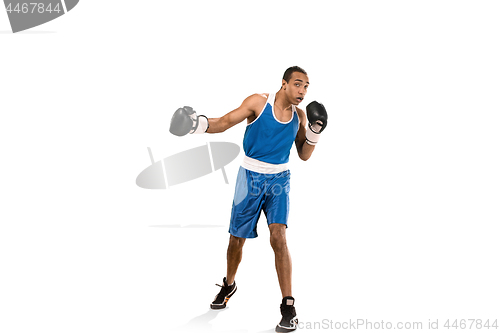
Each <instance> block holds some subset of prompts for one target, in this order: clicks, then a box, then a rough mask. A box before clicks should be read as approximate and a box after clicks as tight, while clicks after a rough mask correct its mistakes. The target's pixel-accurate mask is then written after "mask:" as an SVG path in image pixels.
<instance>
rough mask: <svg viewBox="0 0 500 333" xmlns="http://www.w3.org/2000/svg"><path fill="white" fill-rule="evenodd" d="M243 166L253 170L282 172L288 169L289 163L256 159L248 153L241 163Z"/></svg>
mask: <svg viewBox="0 0 500 333" xmlns="http://www.w3.org/2000/svg"><path fill="white" fill-rule="evenodd" d="M241 166H242V167H244V168H245V169H247V170H250V171H253V172H258V173H267V174H273V173H280V172H283V171H286V170H288V163H283V164H271V163H266V162H262V161H259V160H256V159H254V158H251V157H248V156H246V155H245V156H244V157H243V162H242V163H241Z"/></svg>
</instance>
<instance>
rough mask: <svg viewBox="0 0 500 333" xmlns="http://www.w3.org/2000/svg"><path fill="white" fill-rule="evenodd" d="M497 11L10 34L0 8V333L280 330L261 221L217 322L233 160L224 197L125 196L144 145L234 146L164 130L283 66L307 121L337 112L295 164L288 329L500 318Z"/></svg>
mask: <svg viewBox="0 0 500 333" xmlns="http://www.w3.org/2000/svg"><path fill="white" fill-rule="evenodd" d="M499 14H500V5H499V4H498V2H497V1H480V2H479V1H418V2H417V1H411V2H410V1H335V2H333V1H332V2H327V1H307V2H306V1H255V0H254V1H248V2H245V4H242V2H236V1H232V2H231V1H175V2H173V1H136V2H132V1H117V0H114V1H91V0H82V1H81V2H80V3H79V4H78V5H77V6H76V7H75V8H74V9H73V10H72V11H70V12H69V13H68V14H66V15H64V16H63V17H61V18H59V19H56V20H54V21H52V22H49V23H47V24H45V25H42V26H39V27H35V28H33V29H31V30H28V31H26V32H22V33H18V34H12V33H11V32H10V25H9V22H8V18H7V14H6V13H5V12H4V11H1V10H0V32H1V33H0V111H1V118H0V119H1V120H0V145H1V164H0V168H1V169H0V170H1V173H0V193H1V201H0V205H1V210H0V219H1V220H0V221H1V230H0V331H1V332H9V333H10V332H42V331H43V332H148V333H149V332H151V333H153V332H189V331H200V332H272V331H273V329H274V327H275V325H276V324H277V322H278V321H279V319H280V313H279V304H280V302H281V294H280V292H279V286H278V282H277V278H276V272H275V268H274V256H273V252H272V250H271V247H270V246H269V241H268V235H269V233H268V230H267V227H266V223H265V219H264V218H262V219H261V222H260V225H259V235H260V237H259V238H257V239H255V240H249V241H247V243H246V245H245V248H244V255H243V261H242V264H241V265H240V270H239V272H238V274H237V277H236V281H237V284H238V292H237V293H236V294H235V296H234V297H233V298H232V299H231V301H230V302H229V306H228V308H227V309H226V310H224V311H220V312H212V311H210V310H209V303H210V302H211V301H212V300H213V297H214V296H215V294H216V293H217V292H218V290H219V288H218V287H216V286H215V285H214V284H215V283H220V282H221V280H222V277H223V276H224V275H225V252H226V247H227V241H228V238H229V234H228V233H227V229H228V224H229V216H230V209H231V201H232V196H233V193H234V182H235V179H236V173H237V170H238V167H239V163H240V162H241V158H242V153H240V155H239V156H238V157H237V158H236V159H235V160H234V161H233V162H232V163H231V164H229V165H228V166H226V172H227V174H228V178H229V183H230V184H229V185H226V184H224V182H223V176H222V174H221V172H216V173H213V174H210V175H209V176H206V177H204V178H200V179H197V180H194V181H191V182H189V183H185V184H182V185H178V186H175V187H172V188H170V189H168V190H145V189H142V188H139V187H137V186H136V184H135V179H136V177H137V175H138V174H139V173H140V172H141V171H142V170H143V169H144V168H146V167H147V166H148V165H149V164H150V163H151V162H150V158H149V155H148V151H147V147H151V149H152V152H153V156H154V157H155V159H156V160H158V159H161V158H164V157H167V156H170V155H172V154H174V153H177V152H181V151H184V150H186V149H189V148H192V147H197V146H200V145H203V144H205V143H206V142H208V141H228V142H234V143H237V144H238V145H240V146H241V144H242V138H243V132H244V128H245V127H244V124H240V125H237V126H235V127H234V128H232V129H230V130H228V131H227V132H225V133H222V134H217V135H208V134H207V135H190V136H187V137H182V138H177V137H174V136H173V135H171V134H170V133H169V132H168V126H169V122H170V117H171V115H172V113H173V112H174V111H175V110H176V109H177V108H178V107H180V106H183V105H190V106H193V107H194V108H195V109H196V110H197V111H198V112H199V113H201V114H206V115H207V116H209V117H218V116H222V115H223V114H225V113H226V112H228V111H230V110H232V109H234V108H236V107H238V106H239V105H240V103H241V102H242V101H243V99H244V98H245V97H247V96H248V95H250V94H253V93H257V92H259V93H260V92H276V91H277V90H278V89H279V86H280V84H281V77H282V75H283V72H284V70H285V69H286V68H287V67H289V66H293V65H299V66H301V67H303V68H304V69H306V70H307V71H308V73H309V78H310V82H311V85H310V88H309V93H308V95H307V96H306V100H305V101H304V102H303V103H302V106H303V107H305V105H307V104H308V103H309V102H310V101H312V100H318V101H320V102H322V103H323V104H324V105H325V106H326V108H327V110H328V112H329V123H328V127H327V129H326V131H325V132H324V134H323V135H322V138H321V141H320V143H319V145H318V146H317V148H316V150H315V152H314V154H313V156H312V158H311V159H310V160H309V161H307V162H303V161H300V160H299V159H298V157H297V154H296V152H295V148H292V149H293V150H292V154H291V160H290V165H291V170H292V193H291V200H292V208H291V216H290V220H289V225H290V228H289V229H288V243H289V248H290V252H291V254H292V258H293V265H294V266H293V267H294V273H293V279H294V280H293V283H294V296H295V298H296V308H297V313H298V316H299V319H300V320H301V321H302V322H304V323H307V322H315V321H316V322H317V321H322V320H324V319H327V320H333V321H335V322H343V321H349V320H354V321H355V320H357V319H365V320H369V321H372V322H381V321H382V320H383V321H384V322H389V321H390V322H393V323H396V322H399V321H401V322H405V321H411V322H413V321H421V322H423V327H424V328H427V325H428V321H429V319H431V320H433V321H435V320H439V325H440V326H441V327H442V325H443V324H444V322H445V321H446V319H452V320H454V319H470V318H474V319H482V320H483V322H484V321H485V320H486V319H490V320H492V319H500V318H499V316H498V314H499V313H500V312H499V309H500V305H499V296H500V290H499V287H498V281H499V280H500V274H499V268H498V253H499V250H500V249H499V247H500V246H499V241H498V235H499V231H498V225H499V222H500V212H499V199H500V193H499V188H500V187H499V185H500V177H499V173H498V170H499V169H500V157H499V148H500V144H499V143H500V131H499V126H500V99H499V91H500V79H499V78H500V62H499V60H498V59H500V46H499V38H500V20H499V19H498V17H499ZM499 324H500V323H499ZM304 330H305V329H304ZM305 331H307V330H305ZM311 331H312V330H311ZM358 331H361V330H358ZM442 331H446V330H445V329H442Z"/></svg>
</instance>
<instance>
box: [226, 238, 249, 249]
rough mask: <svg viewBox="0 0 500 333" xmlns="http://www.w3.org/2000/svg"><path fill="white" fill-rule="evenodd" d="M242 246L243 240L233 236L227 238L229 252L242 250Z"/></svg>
mask: <svg viewBox="0 0 500 333" xmlns="http://www.w3.org/2000/svg"><path fill="white" fill-rule="evenodd" d="M243 244H245V238H240V237H235V236H233V235H231V236H230V237H229V248H230V249H231V250H235V251H238V250H241V249H242V248H243Z"/></svg>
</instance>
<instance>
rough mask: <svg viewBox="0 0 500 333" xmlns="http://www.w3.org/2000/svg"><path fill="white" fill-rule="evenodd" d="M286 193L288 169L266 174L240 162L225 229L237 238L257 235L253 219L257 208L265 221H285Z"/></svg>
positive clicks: (286, 209)
mask: <svg viewBox="0 0 500 333" xmlns="http://www.w3.org/2000/svg"><path fill="white" fill-rule="evenodd" d="M289 193H290V170H286V171H282V172H279V173H275V174H266V173H259V172H254V171H250V170H247V169H245V168H243V167H241V166H240V169H239V171H238V177H237V180H236V189H235V191H234V199H233V208H232V211H231V222H230V224H229V233H230V234H231V235H233V236H235V237H240V238H255V237H257V222H258V220H259V217H260V214H261V211H263V212H264V215H265V216H266V218H267V224H268V225H269V224H272V223H281V224H284V225H287V221H288V212H289V207H290V197H289ZM287 227H288V226H287Z"/></svg>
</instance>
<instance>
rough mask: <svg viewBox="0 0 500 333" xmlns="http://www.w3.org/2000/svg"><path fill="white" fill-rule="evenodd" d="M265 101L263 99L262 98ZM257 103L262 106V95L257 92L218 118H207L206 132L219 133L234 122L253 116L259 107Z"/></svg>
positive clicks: (237, 122)
mask: <svg viewBox="0 0 500 333" xmlns="http://www.w3.org/2000/svg"><path fill="white" fill-rule="evenodd" d="M264 103H265V99H264ZM259 105H260V106H261V108H262V105H263V97H262V95H259V94H254V95H251V96H249V97H247V98H246V99H245V100H244V101H243V103H242V104H241V105H240V107H238V108H237V109H234V110H233V111H231V112H229V113H226V114H225V115H224V116H222V117H220V118H209V119H208V125H209V126H208V130H207V133H221V132H224V131H225V130H227V129H228V128H231V127H233V126H234V125H236V124H239V123H241V122H242V121H243V120H245V119H247V118H249V117H252V116H255V114H256V110H258V109H259Z"/></svg>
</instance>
